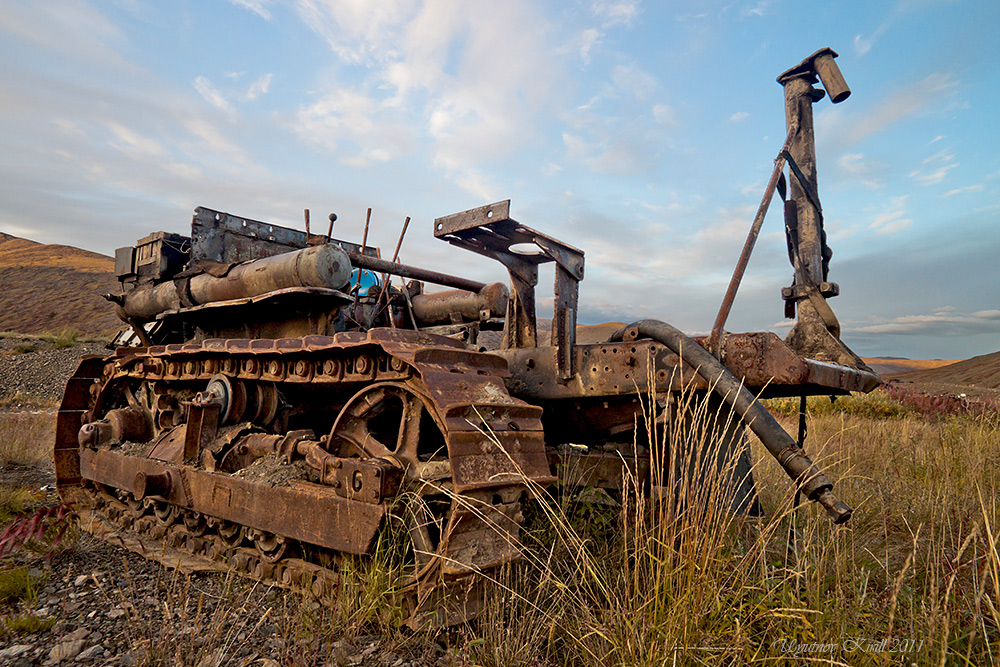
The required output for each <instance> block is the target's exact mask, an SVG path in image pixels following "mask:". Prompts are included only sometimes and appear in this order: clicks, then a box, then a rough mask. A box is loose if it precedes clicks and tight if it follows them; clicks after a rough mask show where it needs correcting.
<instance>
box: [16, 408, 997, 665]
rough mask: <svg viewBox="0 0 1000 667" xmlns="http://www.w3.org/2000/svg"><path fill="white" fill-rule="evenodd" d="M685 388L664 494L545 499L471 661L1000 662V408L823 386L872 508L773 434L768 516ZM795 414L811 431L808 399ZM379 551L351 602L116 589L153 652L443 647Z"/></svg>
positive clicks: (248, 588) (628, 488)
mask: <svg viewBox="0 0 1000 667" xmlns="http://www.w3.org/2000/svg"><path fill="white" fill-rule="evenodd" d="M685 401H686V404H685V409H684V410H681V411H680V413H681V414H684V415H686V417H685V419H686V420H687V427H686V428H676V423H674V426H675V427H674V428H661V427H660V426H658V427H657V428H655V429H651V433H650V439H651V440H652V441H653V444H654V445H656V446H654V459H655V460H656V461H657V462H658V464H657V466H655V467H656V469H658V470H660V471H662V472H661V473H659V476H658V477H657V478H656V479H655V480H653V482H654V483H653V485H652V487H653V489H654V491H655V492H654V493H653V494H652V496H650V494H649V493H646V492H643V490H642V487H643V485H642V484H640V483H639V482H638V481H637V480H634V479H627V480H626V485H625V490H624V491H623V493H622V494H621V497H620V498H617V499H616V500H617V501H618V502H614V503H611V504H609V502H608V497H607V496H605V495H603V494H600V493H597V494H594V493H592V492H588V493H583V494H580V493H576V492H573V491H571V490H569V489H563V491H564V492H563V493H561V494H557V495H555V496H552V497H550V498H549V499H547V500H545V501H543V502H542V501H540V502H536V503H533V504H532V505H531V506H530V507H529V508H526V512H525V513H526V514H528V515H529V520H528V524H529V526H530V530H529V531H526V533H525V535H524V537H523V543H522V545H521V547H522V550H523V552H524V559H523V560H522V561H521V562H520V563H519V564H517V565H516V566H514V567H512V568H507V569H505V570H503V571H502V572H500V573H498V574H497V576H496V577H495V579H494V581H493V583H492V590H493V595H492V597H491V601H490V604H489V607H488V610H487V613H486V615H485V616H484V617H483V618H482V619H480V620H478V621H476V622H474V623H472V624H470V625H469V626H468V627H466V628H464V629H461V630H459V631H457V632H452V633H450V634H447V635H444V636H443V637H442V636H439V637H438V639H442V638H443V639H444V641H446V642H448V643H450V644H451V645H452V650H453V651H454V652H456V653H457V660H458V661H459V662H462V661H465V662H469V663H473V664H479V665H484V666H489V665H550V664H551V665H555V664H569V665H675V664H677V665H718V664H728V665H743V664H767V665H775V664H776V665H800V664H803V663H808V662H821V663H824V664H849V665H859V664H860V665H865V664H872V665H883V664H898V663H905V664H916V665H951V664H968V665H989V664H997V663H998V662H1000V556H998V546H997V540H998V532H1000V528H998V527H1000V503H998V500H997V499H998V498H1000V417H998V416H997V415H995V414H987V415H985V416H979V417H970V416H961V415H959V416H955V415H942V416H940V417H939V418H937V419H934V420H928V419H926V418H925V417H924V416H921V415H920V414H919V413H917V412H916V411H914V410H913V409H912V408H910V407H908V406H906V405H904V404H902V403H899V402H896V401H894V400H893V399H892V398H891V397H888V396H887V395H884V394H881V393H877V394H873V395H870V396H859V397H852V398H850V399H846V400H838V401H837V402H836V403H831V402H830V401H829V400H828V399H817V400H813V401H811V402H810V410H811V413H812V414H811V416H810V418H809V422H808V426H809V437H808V440H807V451H808V452H809V454H810V456H811V457H812V458H813V460H815V461H816V462H817V463H818V464H819V465H820V467H821V468H823V469H824V470H825V472H826V473H827V476H828V477H829V478H830V479H831V480H832V481H833V482H834V484H835V492H836V494H837V496H838V497H839V498H841V499H843V500H845V501H846V502H848V503H849V504H850V505H852V506H853V507H854V509H855V512H854V516H853V518H852V519H851V521H850V523H848V524H847V525H846V526H842V527H836V526H833V525H831V523H830V521H829V520H828V519H827V517H826V515H825V514H824V513H823V512H822V511H821V510H820V509H819V508H817V507H815V506H814V505H813V504H812V503H808V502H804V503H803V505H801V506H800V507H798V508H794V507H793V506H792V504H793V494H792V485H791V483H790V482H789V480H788V479H787V478H786V477H785V475H784V473H783V472H782V471H781V470H780V469H779V468H778V466H777V465H776V464H775V463H774V462H773V461H772V460H771V458H770V456H769V455H768V454H766V452H765V451H764V450H763V448H762V446H761V445H760V443H758V442H755V441H751V448H752V451H753V458H754V459H755V460H756V461H757V464H756V466H755V469H754V475H755V478H756V481H757V485H758V488H759V490H760V495H761V502H762V505H763V509H764V513H765V515H764V518H761V519H747V518H737V517H734V516H733V515H732V514H730V513H728V512H725V511H720V510H719V509H717V508H719V507H724V506H726V504H727V502H728V499H727V497H726V494H725V493H724V491H723V488H722V486H721V485H720V484H717V483H715V482H714V481H713V480H714V479H715V478H716V473H715V472H713V471H715V470H716V467H715V466H705V465H702V463H701V461H703V460H704V459H700V458H697V457H695V458H691V457H687V456H686V455H685V454H684V452H690V451H692V448H693V443H694V442H696V441H699V440H701V439H703V438H705V437H707V436H708V435H710V434H711V432H712V431H713V430H718V429H720V428H725V426H726V424H725V423H721V424H720V423H716V422H715V421H714V420H713V419H712V417H711V414H710V413H709V412H708V411H707V409H706V407H705V406H704V405H703V404H700V403H699V402H698V401H697V400H696V397H685V398H683V399H682V403H684V402H685ZM774 408H775V410H776V411H777V412H779V413H781V412H782V408H781V406H780V404H778V405H775V406H774ZM781 419H782V420H783V422H784V425H785V427H786V428H787V429H789V430H790V431H791V430H793V429H794V427H795V416H794V415H793V414H791V413H790V411H788V410H786V411H785V414H784V416H782V417H781ZM661 426H666V424H665V423H664V424H661ZM33 440H35V441H37V440H38V438H35V439H33ZM43 440H44V441H46V442H50V441H51V438H43ZM46 455H47V454H46ZM726 471H727V468H726V467H725V466H724V467H723V473H725V472H726ZM667 490H669V491H667ZM790 530H791V531H793V532H792V533H791V534H792V535H793V536H794V538H793V539H789V537H790ZM375 565H376V566H375V567H373V568H369V567H365V565H364V563H363V562H362V561H357V562H354V561H349V562H348V563H347V564H346V566H345V576H347V577H348V578H349V579H350V581H351V582H352V583H351V586H350V587H347V588H345V589H344V591H343V596H342V597H341V598H340V600H339V601H338V604H337V605H335V606H334V607H332V608H318V607H315V606H313V605H311V604H310V603H309V601H308V600H303V599H301V598H298V597H297V596H292V597H288V598H286V597H284V596H281V597H278V598H276V599H274V600H269V599H267V598H266V597H262V596H263V595H264V592H263V591H262V590H261V589H260V588H256V589H255V588H254V587H253V585H252V584H245V583H243V582H237V583H234V584H233V585H232V587H231V588H230V589H227V590H230V591H231V592H229V593H226V599H225V600H215V601H213V602H214V603H215V604H211V605H210V604H208V600H207V598H206V597H205V596H204V595H202V594H201V593H199V592H197V591H196V590H195V589H194V588H193V587H192V584H191V583H190V582H189V581H187V580H186V579H182V578H180V577H177V576H176V575H173V574H171V575H164V577H172V579H170V580H169V581H168V582H167V584H166V585H165V587H164V590H163V594H162V604H161V605H160V606H159V607H157V608H150V609H148V610H146V609H142V608H141V607H140V601H139V600H130V599H129V598H128V595H129V593H128V587H126V590H125V592H124V593H118V592H109V595H110V596H114V595H116V594H117V595H119V596H124V597H122V598H121V599H117V598H113V597H112V599H111V601H112V602H115V603H116V604H123V605H125V606H126V607H127V605H128V604H129V603H131V605H132V606H131V607H128V608H129V613H130V614H131V613H134V614H136V616H135V618H134V619H133V620H134V628H135V630H134V632H135V633H136V634H135V637H134V638H133V639H134V641H135V644H136V646H139V647H144V648H142V650H143V651H144V652H145V653H143V656H144V657H143V659H142V660H140V664H146V665H159V664H197V662H196V661H194V660H192V659H191V658H188V657H187V656H196V659H197V660H198V661H204V662H203V664H239V660H238V659H237V658H236V656H235V653H233V647H234V646H237V645H238V643H239V641H240V639H239V638H240V637H241V636H242V637H244V638H246V637H258V638H260V637H261V636H265V637H266V638H267V641H269V642H270V644H269V646H271V647H272V649H273V651H274V654H275V655H279V656H280V662H281V664H303V665H305V664H322V662H323V661H324V660H333V661H334V662H336V661H337V660H338V659H339V658H338V657H337V656H338V653H337V652H338V650H339V649H337V641H338V640H342V639H343V638H345V637H348V638H349V637H351V636H356V635H358V634H359V633H362V632H370V631H371V630H373V629H374V630H375V631H377V632H378V633H380V634H381V635H382V636H383V637H384V640H383V641H385V642H388V643H390V644H392V643H394V642H396V643H398V642H403V641H409V642H427V643H428V644H429V642H430V638H424V639H419V638H418V639H409V640H405V639H404V635H403V634H402V633H400V632H398V631H394V630H392V629H391V628H390V624H391V621H392V620H393V618H394V617H393V612H392V610H391V608H390V609H389V611H388V613H387V612H386V610H385V608H384V607H382V606H381V605H385V604H386V602H385V600H386V593H387V591H391V588H392V586H393V581H392V575H391V572H389V570H390V569H391V568H389V567H388V566H385V567H383V565H382V564H379V563H376V564H375ZM352 567H354V568H355V569H354V570H352V569H351V568H352ZM387 572H389V573H388V574H387ZM165 581H166V579H165ZM136 590H138V589H136ZM136 595H138V593H136ZM192 625H193V626H195V627H199V628H202V630H201V631H200V632H199V633H197V635H192V633H191V631H190V630H185V628H188V627H191V626H192ZM178 656H184V657H183V658H180V662H177V660H178Z"/></svg>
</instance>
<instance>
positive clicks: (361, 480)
mask: <svg viewBox="0 0 1000 667" xmlns="http://www.w3.org/2000/svg"><path fill="white" fill-rule="evenodd" d="M364 485H365V476H364V475H363V474H362V472H361V471H360V470H355V471H354V476H353V477H352V478H351V486H352V487H353V488H354V490H355V491H360V490H361V488H362V487H363V486H364Z"/></svg>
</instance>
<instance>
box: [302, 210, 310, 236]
mask: <svg viewBox="0 0 1000 667" xmlns="http://www.w3.org/2000/svg"><path fill="white" fill-rule="evenodd" d="M302 214H303V215H305V217H306V243H309V209H307V208H304V209H302Z"/></svg>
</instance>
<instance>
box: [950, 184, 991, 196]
mask: <svg viewBox="0 0 1000 667" xmlns="http://www.w3.org/2000/svg"><path fill="white" fill-rule="evenodd" d="M982 191H983V184H982V183H977V184H976V185H967V186H965V187H964V188H956V189H955V190H949V191H948V192H946V193H944V196H945V197H954V196H955V195H961V194H965V193H966V192H982Z"/></svg>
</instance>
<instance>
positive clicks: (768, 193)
mask: <svg viewBox="0 0 1000 667" xmlns="http://www.w3.org/2000/svg"><path fill="white" fill-rule="evenodd" d="M798 129H799V128H798V125H795V124H793V125H791V126H790V127H789V128H788V136H787V137H785V143H784V144H782V145H781V150H780V151H778V157H776V158H775V159H774V170H773V171H772V172H771V180H770V181H768V183H767V188H765V189H764V196H763V197H762V198H761V200H760V206H759V207H757V215H756V216H754V219H753V225H751V227H750V233H749V234H747V240H746V242H745V243H744V244H743V252H742V253H740V259H739V261H738V262H737V263H736V269H734V270H733V277H732V279H730V281H729V288H728V289H727V290H726V296H725V298H723V300H722V306H721V307H720V308H719V314H718V315H717V316H716V318H715V324H714V325H713V326H712V334H711V335H710V336H709V338H708V349H709V351H710V352H711V353H712V354H714V355H715V356H716V357H718V356H720V350H719V337H720V335H721V334H722V327H723V326H724V325H725V324H726V320H727V319H728V318H729V311H730V310H732V308H733V301H734V300H735V299H736V291H737V290H738V289H739V287H740V281H742V280H743V274H744V273H745V272H746V270H747V264H748V263H749V262H750V254H751V253H753V247H754V244H756V243H757V236H759V235H760V228H761V226H762V225H763V224H764V216H765V215H767V209H768V207H769V206H770V205H771V199H772V198H773V197H774V189H775V188H776V187H777V186H778V177H779V176H781V170H782V169H784V168H785V158H784V153H785V151H787V150H788V147H789V146H791V144H792V140H793V139H794V138H795V134H796V133H797V132H798Z"/></svg>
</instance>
